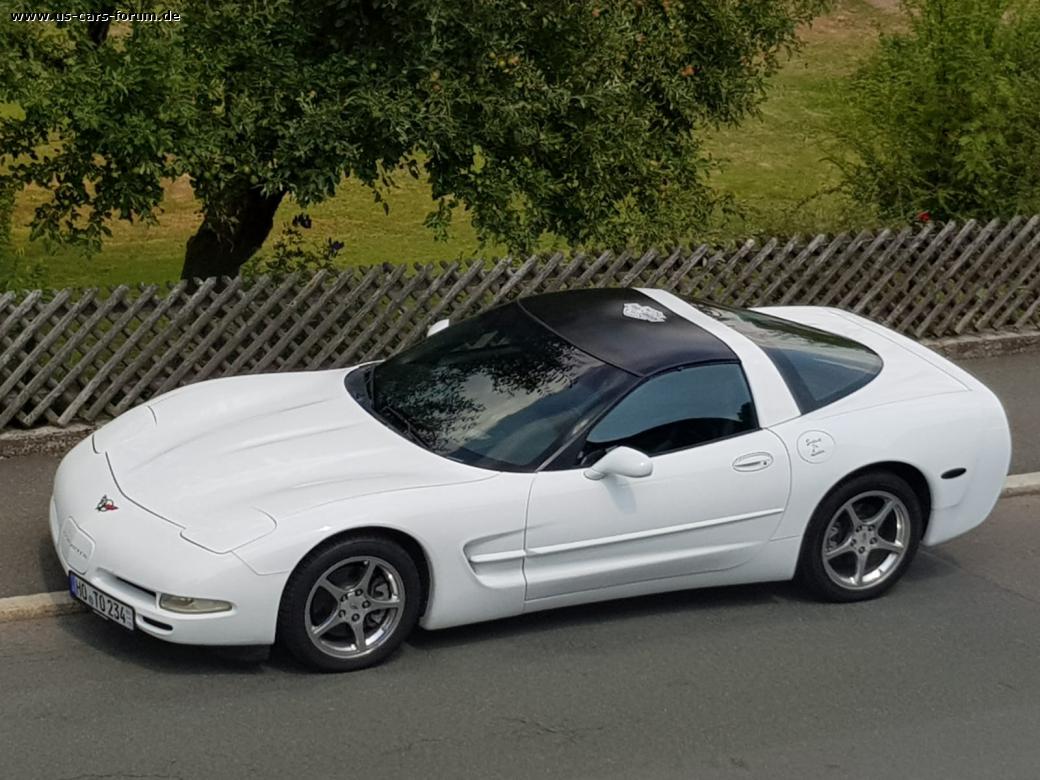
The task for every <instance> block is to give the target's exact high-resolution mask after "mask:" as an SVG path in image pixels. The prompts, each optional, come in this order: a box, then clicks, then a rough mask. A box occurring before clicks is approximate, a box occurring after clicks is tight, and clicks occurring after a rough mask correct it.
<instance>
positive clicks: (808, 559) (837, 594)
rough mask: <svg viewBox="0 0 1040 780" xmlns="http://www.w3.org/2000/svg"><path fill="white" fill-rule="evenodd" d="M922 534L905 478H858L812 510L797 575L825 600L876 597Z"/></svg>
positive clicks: (921, 520)
mask: <svg viewBox="0 0 1040 780" xmlns="http://www.w3.org/2000/svg"><path fill="white" fill-rule="evenodd" d="M923 530H924V518H923V516H922V512H921V503H920V501H919V500H918V498H917V495H916V494H915V493H914V491H913V489H911V487H910V486H909V485H908V484H907V483H906V481H905V480H903V479H901V478H900V477H898V476H896V475H895V474H892V473H890V472H886V471H878V472H869V473H866V474H861V475H859V476H857V477H854V478H852V479H850V480H848V481H846V482H844V483H842V484H841V485H839V486H838V487H836V488H835V489H834V490H832V491H831V492H830V493H829V494H828V495H827V497H826V498H824V500H823V501H821V502H820V505H819V506H818V507H817V508H816V511H815V512H814V513H813V517H812V520H811V521H810V523H809V527H808V529H807V530H806V534H805V540H804V542H803V545H802V559H801V562H800V572H799V573H800V575H801V578H802V580H803V581H804V582H805V583H806V584H807V585H808V586H809V588H810V589H811V590H813V591H814V592H815V593H816V594H817V595H818V596H820V597H822V598H824V599H826V600H828V601H862V600H865V599H871V598H876V597H877V596H880V595H881V594H883V593H884V592H885V591H887V590H888V589H889V588H891V587H892V586H893V585H895V583H896V582H897V581H898V580H899V578H900V577H902V576H903V574H904V573H905V572H906V569H907V567H908V566H909V565H910V562H911V561H912V560H913V558H914V555H915V554H916V552H917V547H918V544H919V542H920V539H921V534H922V532H923Z"/></svg>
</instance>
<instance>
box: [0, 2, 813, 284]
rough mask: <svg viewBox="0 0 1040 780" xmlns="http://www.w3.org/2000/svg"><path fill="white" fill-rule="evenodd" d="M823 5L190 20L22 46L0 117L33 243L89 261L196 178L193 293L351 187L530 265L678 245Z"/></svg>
mask: <svg viewBox="0 0 1040 780" xmlns="http://www.w3.org/2000/svg"><path fill="white" fill-rule="evenodd" d="M825 4H826V0H753V1H747V0H591V1H590V0H361V1H359V0H268V2H263V3H241V2H239V1H238V0H184V1H183V2H179V3H173V4H170V3H165V4H164V6H171V5H172V7H174V8H176V9H177V10H178V11H180V13H181V14H182V21H181V22H180V23H177V24H157V23H133V24H130V25H126V26H123V27H118V28H113V29H112V30H111V32H110V34H108V35H107V38H105V37H104V36H101V38H103V40H102V41H101V42H100V43H99V37H98V35H97V29H96V27H95V28H94V30H93V31H91V30H88V28H87V25H84V24H76V23H70V24H67V25H64V26H62V27H60V28H53V29H48V28H46V26H42V25H22V27H24V28H29V27H31V28H32V29H22V30H17V31H15V30H13V28H14V27H16V26H17V25H7V26H6V28H4V27H0V29H4V32H3V33H0V35H4V36H7V38H8V40H6V41H4V40H0V44H7V45H5V47H4V49H3V50H2V52H3V53H0V74H3V75H4V77H5V78H6V79H7V81H8V92H9V93H10V95H9V96H8V97H6V98H5V96H4V95H2V94H0V100H4V99H8V100H11V99H14V100H17V102H18V103H19V104H20V105H21V107H22V108H23V110H24V119H7V120H0V169H2V166H4V165H6V166H8V167H9V170H10V176H11V177H12V178H13V180H14V181H16V182H18V183H19V184H25V183H35V184H38V185H40V186H42V187H45V188H46V189H48V190H49V191H50V192H51V199H50V200H49V201H48V202H47V203H45V204H44V205H43V206H41V207H40V209H39V210H38V211H37V213H36V215H35V219H34V222H33V232H34V235H36V236H46V237H49V238H52V239H58V240H62V241H80V242H84V243H86V244H87V245H89V246H92V247H96V246H98V245H99V244H100V242H101V241H102V240H103V239H104V237H105V236H106V234H107V231H108V227H107V226H108V224H109V222H110V221H111V220H112V219H116V218H119V219H127V220H132V219H144V220H150V219H154V218H155V217H156V214H157V213H158V212H157V210H158V208H159V205H160V202H161V199H162V186H161V185H162V182H163V181H164V180H166V179H169V178H172V177H176V176H180V175H183V174H187V175H188V176H190V179H191V184H192V187H193V188H194V191H195V193H196V195H197V196H198V198H199V199H200V201H201V203H202V204H203V205H202V208H203V213H204V222H203V225H202V227H201V228H200V230H199V233H197V234H196V235H195V236H193V237H192V239H191V240H190V241H189V245H188V251H187V255H186V265H185V275H199V276H201V275H211V274H215V273H234V272H236V271H237V270H238V268H239V266H240V265H241V264H242V263H243V262H244V261H245V260H246V259H248V257H249V256H250V255H252V254H253V252H255V250H256V249H257V248H258V247H259V246H260V245H261V243H262V242H263V240H264V239H265V238H266V236H267V234H268V232H269V231H270V229H271V225H272V219H273V215H274V212H275V210H276V209H277V207H278V205H279V203H280V202H281V201H282V199H283V198H284V197H285V196H292V197H293V198H295V199H296V200H297V201H298V202H299V203H300V204H301V205H302V206H307V205H308V204H312V203H316V202H318V201H321V200H322V199H324V198H327V197H329V196H331V195H332V194H334V193H335V191H336V188H337V187H338V186H339V184H340V182H341V181H342V179H343V177H344V176H352V177H355V178H356V179H358V180H360V181H361V182H363V183H364V184H366V185H368V186H369V187H370V188H371V190H372V192H373V194H374V197H376V199H377V200H381V199H382V198H383V196H384V194H385V193H386V191H387V188H389V187H391V186H393V177H394V176H400V175H412V176H419V175H422V174H423V173H424V174H425V175H426V176H427V177H428V178H429V181H430V184H431V187H432V191H433V196H434V203H433V207H432V209H431V213H430V215H429V216H428V218H427V224H428V225H429V226H430V227H431V228H432V229H433V230H435V231H445V230H446V229H447V228H448V226H449V224H450V219H451V216H452V214H453V213H454V212H455V211H457V210H458V209H459V208H465V209H467V210H468V211H469V213H470V215H471V219H472V221H473V224H474V226H475V228H476V230H477V233H478V236H479V238H480V239H481V240H482V241H498V242H503V243H505V244H507V245H509V246H510V247H511V248H513V249H515V250H521V251H522V250H525V249H528V248H530V247H531V246H532V245H533V244H534V243H535V242H536V241H537V240H538V238H539V237H540V236H542V235H545V234H553V235H556V236H559V237H560V238H562V239H564V240H566V241H568V242H570V243H572V244H581V243H589V242H597V243H610V244H615V245H617V244H625V243H631V242H634V241H640V242H646V241H657V240H675V239H677V238H681V237H683V236H688V235H690V234H691V232H692V231H694V230H696V229H697V228H698V227H699V226H701V225H703V223H704V222H705V220H706V219H707V218H708V216H709V215H710V213H711V211H712V209H713V208H714V207H715V205H716V197H715V195H714V194H713V192H712V191H711V189H710V188H709V186H708V183H707V180H706V171H707V168H708V165H709V161H708V159H707V157H706V155H705V153H704V152H703V150H702V148H701V142H700V138H701V135H702V131H703V130H704V129H706V128H710V127H714V126H719V125H726V124H732V123H736V122H738V121H739V120H741V119H742V118H743V117H745V116H746V115H747V114H748V113H749V112H752V111H753V110H754V109H755V107H756V105H757V104H758V102H759V100H760V99H761V97H762V96H763V92H764V89H765V86H766V80H767V78H768V76H769V75H770V74H771V73H772V72H773V71H774V70H775V69H776V68H777V66H778V64H779V62H780V58H781V55H782V54H783V53H784V52H785V50H786V49H788V48H789V47H790V46H792V45H793V44H794V43H795V42H796V33H797V27H798V25H799V24H800V23H803V22H805V21H808V20H809V19H811V18H812V16H813V15H814V14H815V13H817V12H819V11H820V10H821V8H822V7H823V6H824V5H825ZM68 5H71V6H75V5H76V3H75V2H71V3H69V4H68ZM84 5H85V4H84ZM13 38H17V40H12V39H13ZM4 60H7V61H6V62H4ZM12 69H14V70H18V71H20V73H21V75H19V76H18V77H17V78H14V77H13V76H12V75H11V72H10V71H11V70H12ZM12 85H15V86H12ZM17 85H21V88H19V87H18V86H17ZM26 85H31V88H29V89H26V88H25V86H26ZM0 90H2V87H0ZM15 92H17V93H18V94H14V93H15ZM384 202H385V201H384Z"/></svg>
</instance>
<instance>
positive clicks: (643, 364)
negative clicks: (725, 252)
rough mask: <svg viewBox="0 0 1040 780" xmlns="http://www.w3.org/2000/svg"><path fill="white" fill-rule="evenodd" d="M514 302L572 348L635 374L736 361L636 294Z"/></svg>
mask: <svg viewBox="0 0 1040 780" xmlns="http://www.w3.org/2000/svg"><path fill="white" fill-rule="evenodd" d="M518 303H519V305H520V306H521V307H522V308H523V310H524V311H525V312H527V313H528V314H529V315H530V316H532V317H534V318H535V319H536V320H538V321H539V322H541V323H542V324H543V325H545V326H546V327H547V328H549V329H550V330H552V331H553V332H555V333H556V334H557V335H559V336H560V337H562V338H563V339H565V340H567V341H569V342H570V343H571V344H573V345H574V346H576V347H577V348H578V349H580V350H582V351H584V352H588V353H589V354H590V355H593V356H595V357H597V358H599V359H600V360H602V361H603V362H605V363H610V364H611V365H614V366H617V367H618V368H622V369H624V370H625V371H629V372H631V373H633V374H637V375H639V376H647V375H649V374H656V373H657V372H659V371H664V370H666V369H669V368H675V367H677V366H685V365H690V364H694V363H715V362H719V361H736V360H737V356H736V354H735V353H734V352H733V350H731V349H730V348H729V347H728V346H727V345H726V344H725V343H724V342H723V341H722V340H720V339H719V338H718V337H717V336H714V335H712V334H711V333H709V332H708V331H706V330H705V329H704V328H702V327H700V326H699V325H697V324H695V323H693V322H690V321H689V320H688V319H686V318H684V317H680V316H679V315H678V314H676V313H675V312H673V311H672V310H670V309H668V308H667V307H665V306H663V305H661V304H660V303H658V302H657V301H655V300H654V299H653V298H651V297H649V296H648V295H645V294H644V293H641V292H639V291H638V290H632V289H625V288H613V289H596V290H568V291H565V292H556V293H546V294H544V295H535V296H532V297H530V298H522V299H520V300H519V301H518ZM626 306H627V310H628V313H627V314H626ZM662 318H663V319H662Z"/></svg>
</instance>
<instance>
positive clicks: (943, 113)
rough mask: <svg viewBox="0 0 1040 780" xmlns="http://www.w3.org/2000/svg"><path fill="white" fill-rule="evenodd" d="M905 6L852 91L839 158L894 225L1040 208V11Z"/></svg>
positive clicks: (914, 1)
mask: <svg viewBox="0 0 1040 780" xmlns="http://www.w3.org/2000/svg"><path fill="white" fill-rule="evenodd" d="M1038 5H1040V4H1037V3H1036V2H1034V1H1032V0H1025V1H1022V2H1019V1H1018V0H904V2H903V10H904V13H905V15H906V20H907V21H906V25H905V29H904V30H903V31H901V32H897V33H891V34H884V35H882V36H881V41H880V45H879V47H878V49H877V50H876V51H875V53H874V54H873V55H872V56H871V57H870V58H869V59H868V60H867V61H866V62H865V63H864V64H863V65H862V66H861V67H860V68H859V69H858V71H856V72H855V73H854V75H853V76H852V77H851V78H850V81H849V83H848V84H847V88H846V94H845V96H846V98H847V104H846V105H847V108H846V109H845V110H844V111H843V112H842V113H841V115H840V118H839V121H838V125H837V128H836V135H837V137H838V140H839V142H840V147H839V153H838V154H837V155H836V156H835V157H833V158H832V160H833V161H834V162H835V163H836V164H837V165H838V166H839V168H840V169H841V173H842V187H843V189H844V190H845V191H846V192H847V193H848V194H849V195H851V197H852V198H853V200H854V201H855V202H857V203H858V204H860V205H862V206H866V207H869V208H872V209H876V212H877V215H878V216H879V217H880V218H881V219H883V220H885V221H907V220H910V219H912V218H914V216H915V215H926V217H928V218H932V219H938V220H949V219H967V218H971V217H995V216H1010V215H1013V214H1021V213H1035V212H1040V8H1038Z"/></svg>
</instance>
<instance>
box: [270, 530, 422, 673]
mask: <svg viewBox="0 0 1040 780" xmlns="http://www.w3.org/2000/svg"><path fill="white" fill-rule="evenodd" d="M364 561H368V562H369V564H368V565H370V566H371V567H372V568H371V571H372V573H371V574H369V577H370V579H369V580H368V581H367V583H366V582H365V580H364V574H365V572H368V571H369V568H368V565H366V564H365V563H364ZM319 580H322V581H323V584H322V585H319V584H318V583H319ZM359 586H360V587H359ZM362 588H364V590H362ZM395 590H396V592H397V594H398V596H399V598H400V603H401V606H400V607H399V608H398V609H397V610H394V609H391V608H387V609H383V610H379V609H378V607H377V606H375V605H378V604H379V603H387V604H390V603H391V602H392V601H393V591H395ZM333 591H336V595H333ZM312 594H313V600H312ZM340 594H342V595H340ZM387 594H389V595H387ZM423 594H424V586H423V581H422V578H421V576H420V574H419V569H418V566H417V565H416V562H415V561H414V560H413V559H412V557H411V556H410V555H409V554H408V552H407V551H405V550H404V549H403V548H402V547H401V546H400V545H399V544H397V543H395V542H392V541H390V540H389V539H385V538H382V537H379V536H370V535H365V536H354V537H345V538H343V539H340V540H337V541H334V542H330V543H329V544H326V545H323V546H321V547H318V548H317V549H315V550H313V551H312V552H310V553H309V554H308V555H307V556H306V557H305V558H304V559H303V560H302V561H300V563H299V565H297V567H296V569H295V570H294V571H293V573H292V574H291V575H290V577H289V580H288V582H287V583H286V585H285V590H284V591H283V593H282V601H281V605H280V607H279V610H278V641H279V642H280V643H281V644H282V646H284V647H285V648H286V649H287V650H288V651H289V652H290V653H291V654H292V655H293V656H294V657H295V658H296V659H297V660H298V661H300V662H301V663H303V664H305V665H307V666H309V667H311V668H312V669H316V670H319V671H324V672H353V671H356V670H358V669H364V668H366V667H368V666H374V665H375V664H378V663H380V662H382V661H383V660H384V659H386V658H387V657H388V656H389V655H391V654H392V653H393V652H394V651H395V650H397V648H398V647H400V645H401V643H402V642H403V641H404V640H405V639H406V638H407V637H408V634H409V633H411V631H412V629H413V628H414V627H415V624H416V623H417V622H418V620H419V614H420V609H421V608H422V603H423ZM348 599H350V601H349V602H348V601H347V600H348ZM379 599H382V601H380V600H379ZM330 605H331V611H329V609H328V608H329V606H330ZM362 605H364V606H362ZM326 612H328V617H327V620H328V622H329V623H330V624H331V628H330V629H328V630H327V631H326V633H324V634H323V635H322V636H321V637H319V638H317V639H312V638H311V633H312V632H311V628H312V626H314V623H315V622H319V623H324V622H325V620H323V619H322V616H323V615H324V614H325V613H326ZM395 612H396V613H399V614H397V615H396V617H393V616H394V614H395ZM380 616H383V617H382V618H381V617H380ZM352 618H353V619H354V622H353V623H352V622H351V619H352ZM391 618H393V619H391ZM380 620H385V623H382V624H381V623H379V621H380ZM359 623H360V631H361V633H362V637H363V639H362V640H360V642H359V641H358V639H357V631H358V629H359ZM370 624H371V626H372V628H371V630H372V631H373V636H372V637H371V640H370V641H371V642H372V645H373V646H372V647H371V648H369V649H363V650H362V649H359V648H361V647H365V645H363V644H361V642H367V641H369V639H370V638H369V637H365V636H364V634H365V632H366V630H368V629H366V626H369V625H370ZM380 626H382V628H380ZM384 629H385V630H384ZM380 631H382V633H379V632H380ZM351 645H353V648H354V649H353V650H351V649H350V648H351Z"/></svg>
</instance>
